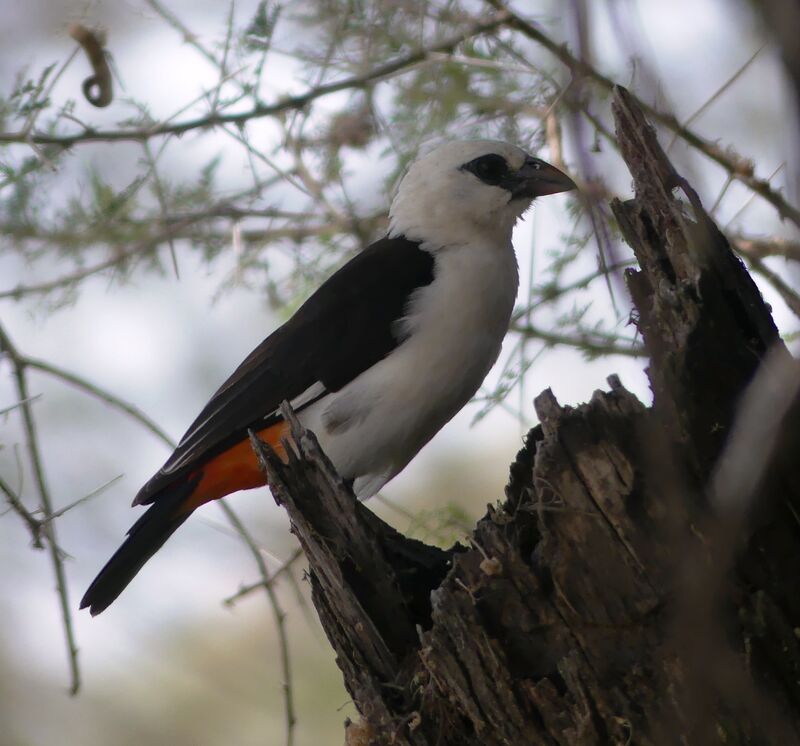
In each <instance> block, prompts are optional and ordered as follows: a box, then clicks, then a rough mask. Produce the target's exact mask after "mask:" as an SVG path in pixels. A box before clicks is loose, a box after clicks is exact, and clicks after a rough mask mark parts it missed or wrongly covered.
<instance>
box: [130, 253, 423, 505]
mask: <svg viewBox="0 0 800 746" xmlns="http://www.w3.org/2000/svg"><path fill="white" fill-rule="evenodd" d="M433 265H434V261H433V256H432V254H430V253H429V252H427V251H424V250H423V249H421V248H420V246H419V244H418V243H417V242H414V241H409V240H407V239H405V238H403V237H399V238H383V239H381V240H380V241H376V242H375V243H373V244H372V245H370V246H369V247H368V248H366V249H364V251H362V252H361V253H360V254H358V255H356V256H355V257H354V258H353V259H351V260H350V261H349V262H348V263H347V264H345V265H344V266H343V267H342V268H341V269H339V270H338V271H337V272H335V273H334V274H333V275H332V276H331V277H330V278H329V279H328V280H326V281H325V282H324V283H323V284H322V285H321V286H320V288H319V289H318V290H317V291H316V292H315V293H314V294H313V295H312V296H311V297H310V298H309V299H308V300H307V301H306V302H305V303H304V304H303V305H302V306H301V307H300V308H299V309H298V310H297V313H295V314H294V316H292V318H291V319H289V320H288V321H287V322H286V323H285V324H284V325H283V326H281V327H280V328H279V329H277V330H276V331H275V332H273V333H272V334H271V335H270V336H269V337H267V338H266V339H265V340H264V341H263V342H262V343H261V344H260V345H258V347H256V348H255V349H254V350H253V352H251V353H250V355H248V357H247V358H246V359H245V360H244V362H243V363H242V364H241V365H240V366H239V367H238V368H237V369H236V370H235V371H234V373H233V375H231V377H230V378H228V380H227V381H225V383H223V384H222V386H220V388H219V389H218V390H217V392H216V393H215V394H214V395H213V396H212V397H211V400H210V401H209V402H208V404H206V406H205V407H204V408H203V411H202V412H201V413H200V414H199V415H198V417H197V419H196V420H195V421H194V422H193V423H192V424H191V425H190V427H189V429H188V430H187V431H186V434H185V435H184V436H183V438H182V439H181V442H180V444H179V445H178V447H177V448H176V449H175V452H174V453H173V454H172V456H170V458H169V459H168V460H167V462H166V463H165V464H164V466H163V467H162V468H161V469H160V470H159V471H158V473H157V474H156V475H155V476H154V477H153V478H152V479H151V480H150V481H149V482H147V484H145V486H144V487H143V488H142V489H141V490H140V492H139V494H138V495H137V496H136V500H135V502H136V503H140V504H147V503H149V502H152V501H153V499H154V497H155V495H156V494H157V493H158V492H159V490H161V489H162V488H163V487H165V486H166V485H168V484H170V483H172V482H173V481H174V480H175V479H176V478H178V477H179V476H181V475H182V474H185V473H187V472H189V471H192V470H193V469H195V468H196V467H197V465H198V463H200V462H202V461H205V460H207V459H208V458H213V456H215V455H217V454H219V453H222V452H223V451H225V450H227V449H228V448H229V447H231V446H232V445H234V444H235V443H238V442H240V441H241V440H242V439H243V438H245V437H247V430H248V429H249V428H253V429H262V428H264V427H268V426H269V424H270V422H269V419H270V418H271V417H274V418H275V419H277V418H278V416H277V415H275V414H274V413H275V410H276V409H277V408H278V407H279V406H280V403H281V402H282V401H284V400H292V399H294V398H295V397H297V396H299V395H300V394H302V393H303V392H305V391H307V390H308V389H309V388H310V387H311V386H313V385H314V384H316V383H321V384H322V386H321V387H320V392H319V394H318V396H322V395H324V392H327V391H338V390H339V389H341V388H342V387H343V386H345V385H346V384H347V383H349V382H350V381H352V380H353V379H354V378H355V377H356V376H358V375H359V374H360V373H362V372H363V371H365V370H367V368H370V367H371V366H372V365H374V364H375V363H377V362H378V361H379V360H382V359H383V358H384V357H386V355H388V354H389V352H391V351H392V350H393V349H394V348H395V347H396V346H397V344H398V338H397V335H396V333H395V322H396V321H397V320H398V319H400V318H402V317H403V315H404V314H405V311H406V307H407V305H408V301H409V297H410V296H411V294H412V293H413V292H414V290H416V289H417V288H420V287H423V286H425V285H429V284H430V283H431V282H432V281H433ZM322 387H324V389H323V388H322ZM312 401H313V399H312ZM308 403H310V402H306V405H307V404H308Z"/></svg>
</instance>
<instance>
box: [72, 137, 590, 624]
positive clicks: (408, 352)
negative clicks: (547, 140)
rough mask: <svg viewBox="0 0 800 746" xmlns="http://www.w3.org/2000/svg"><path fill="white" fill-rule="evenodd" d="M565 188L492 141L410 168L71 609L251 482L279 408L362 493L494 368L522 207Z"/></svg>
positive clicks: (97, 599)
mask: <svg viewBox="0 0 800 746" xmlns="http://www.w3.org/2000/svg"><path fill="white" fill-rule="evenodd" d="M574 188H575V184H574V183H573V182H572V181H571V180H570V179H569V177H567V176H566V175H565V174H563V173H562V172H561V171H559V170H558V169H556V168H554V167H553V166H551V165H549V164H547V163H545V162H544V161H541V160H539V159H538V158H534V157H532V156H530V155H528V154H527V153H525V152H524V151H523V150H520V149H519V148H517V147H514V146H512V145H508V144H506V143H502V142H492V141H486V140H479V141H463V142H451V143H448V144H446V145H443V146H441V147H439V148H436V149H435V150H433V151H432V152H431V153H429V154H428V155H426V156H425V157H423V158H421V159H420V160H418V161H417V162H416V163H414V164H413V165H412V166H411V167H410V168H409V170H408V173H407V174H406V175H405V177H404V178H403V179H402V181H401V182H400V185H399V188H398V191H397V196H396V197H395V199H394V202H393V203H392V207H391V210H390V224H389V225H390V228H389V233H388V235H387V236H386V237H385V238H382V239H380V240H379V241H376V242H375V243H373V244H372V245H371V246H368V247H367V248H366V249H364V250H363V251H362V252H361V253H360V254H358V255H357V256H355V257H354V258H353V259H351V260H350V261H349V262H348V263H347V264H345V265H344V266H343V267H342V268H341V269H340V270H338V271H337V272H336V273H335V274H333V275H332V276H331V277H330V279H328V280H327V281H326V282H325V283H323V285H322V286H321V287H320V288H319V289H318V290H317V291H316V292H315V293H314V294H313V295H312V296H311V297H310V298H309V299H308V300H307V301H306V302H305V303H304V304H303V305H302V306H301V307H300V309H299V310H298V311H297V313H295V314H294V316H292V318H291V319H289V320H288V321H287V322H286V323H285V324H284V325H283V326H281V327H280V328H279V329H277V330H276V331H275V332H273V333H272V334H271V335H270V336H269V337H267V338H266V339H265V340H264V341H263V342H262V343H261V344H260V345H259V346H258V347H256V349H255V350H253V352H252V353H251V354H250V355H249V357H247V359H246V360H245V361H244V362H243V363H242V364H241V365H240V366H239V367H238V368H237V369H236V370H235V371H234V373H233V375H231V377H230V378H229V379H228V380H227V381H225V383H223V384H222V386H221V387H220V388H219V390H218V391H217V392H216V393H215V394H214V395H213V396H212V397H211V400H210V401H209V402H208V404H206V406H205V408H204V409H203V411H202V412H200V415H199V416H198V417H197V419H196V420H195V421H194V422H193V423H192V425H191V426H190V427H189V430H188V431H187V432H186V434H185V435H184V436H183V438H182V440H181V442H180V444H179V445H178V447H177V448H176V449H175V452H174V453H173V454H172V455H171V456H170V457H169V458H168V459H167V462H166V463H165V464H164V465H163V466H162V467H161V469H159V471H158V472H157V473H156V475H155V476H154V477H153V478H152V479H151V480H150V481H149V482H147V484H145V485H144V487H142V489H141V490H140V491H139V494H138V495H137V496H136V499H135V500H134V505H149V506H150V507H149V509H148V510H147V512H146V513H144V515H142V516H141V517H140V518H139V520H138V521H137V522H136V523H135V524H134V525H133V527H132V528H131V529H130V531H128V537H127V539H125V542H124V543H123V544H122V546H121V547H120V548H119V549H118V550H117V552H116V553H115V554H114V556H113V557H112V558H111V559H110V560H109V561H108V563H107V564H106V566H105V567H104V568H103V569H102V570H101V571H100V574H99V575H98V576H97V578H95V580H94V582H93V583H92V584H91V586H90V587H89V590H87V591H86V595H85V596H84V597H83V600H82V601H81V608H85V607H87V606H88V607H89V609H90V611H91V613H92V614H93V615H94V614H99V613H100V612H101V611H103V609H105V608H106V607H107V606H108V605H109V604H110V603H111V602H112V601H114V599H115V598H117V596H118V595H119V594H120V593H121V592H122V590H123V589H124V588H125V587H126V586H127V585H128V583H130V581H131V580H132V579H133V577H134V576H135V575H136V573H137V572H139V570H140V569H141V568H142V566H143V565H144V563H145V562H147V560H148V559H150V557H152V556H153V554H154V553H155V552H156V551H157V550H158V549H159V548H160V547H161V546H162V545H163V543H164V542H165V541H166V540H167V539H168V538H169V536H170V535H171V534H172V533H173V532H174V531H175V530H176V529H177V528H178V526H180V525H181V524H182V523H183V522H184V521H185V520H186V519H187V518H188V517H189V515H190V514H191V513H192V512H193V511H194V510H195V509H196V508H198V507H200V506H201V505H203V504H204V503H207V502H209V501H210V500H216V499H217V498H220V497H223V496H225V495H228V494H230V493H231V492H236V491H237V490H246V489H251V488H253V487H259V486H261V485H263V484H265V479H264V476H263V475H262V473H261V471H260V470H259V468H258V464H257V463H256V459H255V455H254V454H253V452H252V450H251V448H250V442H249V439H248V430H253V431H255V432H257V433H258V435H259V436H260V437H261V438H262V439H263V440H265V441H266V442H268V443H270V444H271V445H272V447H273V448H275V449H276V450H277V451H278V452H279V453H280V452H281V450H282V446H281V439H282V438H283V437H284V436H285V435H286V432H287V425H286V424H285V423H284V421H283V420H282V418H281V416H280V413H279V411H278V407H279V405H280V404H281V402H282V401H284V400H287V401H289V402H290V403H291V405H292V406H293V407H294V409H295V411H296V412H297V414H298V417H299V419H300V421H301V422H302V423H303V425H304V426H305V427H306V428H308V429H310V430H312V431H313V432H314V433H315V434H316V436H317V438H318V439H319V442H320V445H321V446H322V449H323V450H324V451H325V453H326V454H327V455H328V457H329V458H330V459H331V461H332V462H333V464H334V466H335V467H336V469H337V471H338V472H339V474H340V475H341V476H342V477H343V478H344V479H346V480H351V481H352V485H353V490H354V492H355V494H356V495H357V496H358V497H360V498H365V497H369V496H371V495H373V494H375V493H376V492H377V491H378V490H379V489H380V488H381V487H383V485H384V484H386V482H388V481H389V480H390V479H391V478H392V477H394V476H395V475H396V474H397V473H398V472H399V471H401V470H402V469H403V468H404V467H405V466H406V464H408V462H409V461H410V460H411V459H412V458H413V457H414V456H415V455H416V453H417V452H418V451H419V450H420V448H422V446H423V445H425V443H427V442H428V441H429V440H430V439H431V438H432V437H433V436H434V434H435V433H436V432H437V431H438V430H439V429H440V428H441V427H442V426H443V425H444V424H445V423H446V422H447V421H448V420H449V419H450V418H451V417H452V416H453V415H454V414H455V413H456V412H458V410H459V409H461V407H463V406H464V404H466V402H467V401H468V400H469V399H470V397H471V396H472V395H473V394H474V393H475V392H476V391H477V390H478V387H479V386H480V385H481V383H482V381H483V379H484V377H485V376H486V374H487V373H488V372H489V369H490V368H491V367H492V365H493V364H494V362H495V361H496V360H497V357H498V355H499V354H500V346H501V344H502V341H503V337H504V336H505V333H506V330H507V329H508V324H509V320H510V318H511V312H512V309H513V306H514V300H515V297H516V294H517V284H518V273H517V261H516V257H515V255H514V249H513V247H512V245H511V231H512V229H513V227H514V224H515V223H516V221H517V219H518V218H519V217H520V216H521V215H522V214H523V212H524V211H525V210H526V209H527V208H528V206H529V205H530V204H531V202H532V201H533V200H534V199H535V198H536V197H540V196H543V195H546V194H555V193H557V192H564V191H567V190H570V189H574Z"/></svg>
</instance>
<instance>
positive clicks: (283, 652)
mask: <svg viewBox="0 0 800 746" xmlns="http://www.w3.org/2000/svg"><path fill="white" fill-rule="evenodd" d="M219 503H220V507H221V508H222V511H223V512H224V513H225V515H226V517H227V518H228V521H230V524H231V525H232V526H233V527H234V528H235V529H236V531H237V532H238V533H239V535H240V536H241V537H242V539H243V540H244V542H245V544H246V545H247V547H248V548H249V549H250V554H251V555H252V557H253V559H254V560H255V563H256V566H257V567H258V571H259V573H260V574H261V579H262V586H263V588H264V590H265V591H266V593H267V596H268V598H269V603H270V606H271V607H272V613H273V617H274V618H275V628H276V631H277V634H278V642H279V647H280V658H281V671H282V673H283V686H282V689H283V701H284V711H285V714H286V746H292V744H293V743H294V726H295V723H296V722H297V718H296V717H295V712H294V695H293V693H292V669H291V664H290V661H289V641H288V637H287V635H286V626H285V624H284V621H285V618H286V614H285V613H284V611H283V609H281V606H280V603H279V601H278V595H277V594H276V593H275V589H274V588H273V587H272V583H271V582H270V573H269V570H268V569H267V563H266V562H264V558H263V556H262V555H261V551H260V550H259V548H258V544H257V543H256V541H255V539H253V537H252V536H251V535H250V532H249V531H248V530H247V528H246V527H245V525H244V523H242V521H241V520H240V519H239V516H238V515H236V513H235V512H234V511H233V509H232V508H231V507H230V505H228V504H227V503H226V502H224V501H223V500H220V501H219Z"/></svg>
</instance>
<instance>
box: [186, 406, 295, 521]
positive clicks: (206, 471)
mask: <svg viewBox="0 0 800 746" xmlns="http://www.w3.org/2000/svg"><path fill="white" fill-rule="evenodd" d="M288 432H289V427H288V425H287V424H286V423H285V422H278V423H276V424H274V425H272V426H271V427H268V428H265V429H264V430H259V431H258V432H257V435H258V437H259V438H261V440H263V441H264V442H265V443H269V445H271V446H272V448H273V449H274V450H275V452H276V453H277V454H278V455H279V456H280V457H281V458H284V457H285V455H286V451H285V449H284V447H283V445H282V444H281V439H282V438H285V437H286V436H287V434H288ZM200 473H201V474H202V476H201V478H200V481H199V482H198V484H197V487H195V489H194V492H192V494H191V496H190V497H189V499H188V500H187V501H186V502H185V503H184V504H183V506H182V507H184V506H185V508H186V510H188V511H192V510H194V509H195V508H198V507H200V506H201V505H203V504H205V503H207V502H210V501H211V500H217V499H218V498H220V497H225V495H230V494H231V493H232V492H238V491H239V490H251V489H253V488H254V487H261V486H263V485H265V484H266V483H267V480H266V478H265V477H264V475H263V474H262V473H261V469H259V467H258V461H257V460H256V455H255V453H253V448H252V446H251V445H250V439H249V438H245V439H244V440H242V441H240V442H239V443H237V444H236V445H235V446H232V447H231V448H229V449H228V450H227V451H224V452H223V453H220V454H219V456H215V457H214V458H213V459H211V461H209V462H208V463H207V464H205V465H204V466H203V467H202V469H201V470H200Z"/></svg>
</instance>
